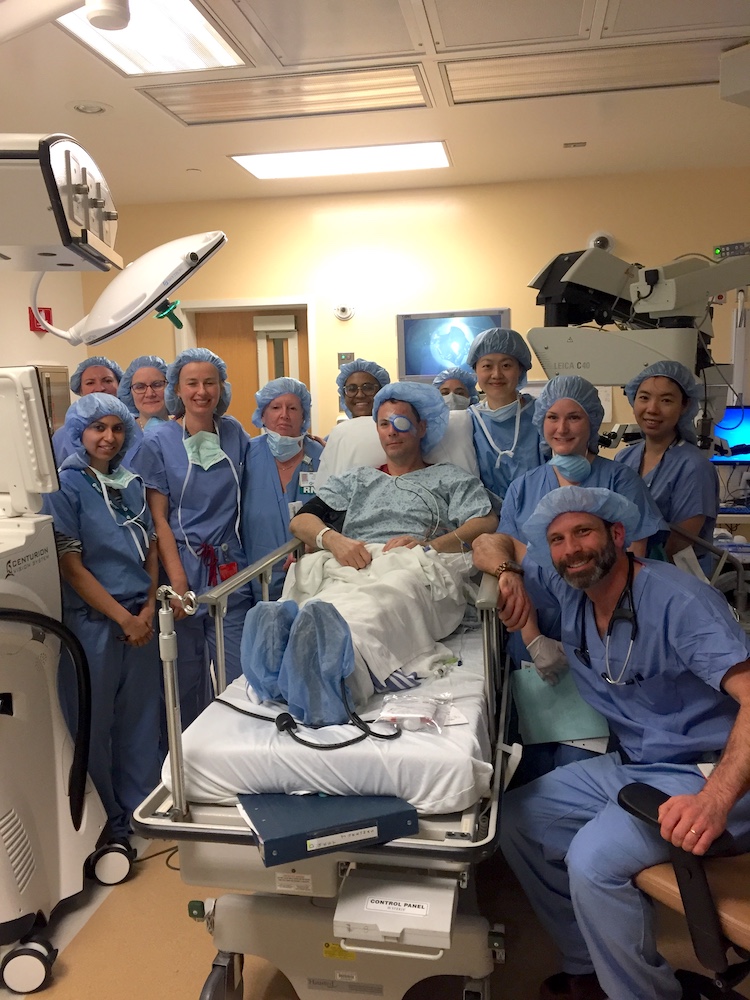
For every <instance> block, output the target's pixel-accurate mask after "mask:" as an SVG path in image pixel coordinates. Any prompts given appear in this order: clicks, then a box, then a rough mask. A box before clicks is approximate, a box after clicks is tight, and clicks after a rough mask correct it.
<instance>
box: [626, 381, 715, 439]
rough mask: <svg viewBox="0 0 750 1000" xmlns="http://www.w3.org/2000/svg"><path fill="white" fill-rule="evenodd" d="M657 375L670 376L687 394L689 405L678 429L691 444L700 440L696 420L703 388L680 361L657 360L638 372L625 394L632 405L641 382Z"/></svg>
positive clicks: (629, 383)
mask: <svg viewBox="0 0 750 1000" xmlns="http://www.w3.org/2000/svg"><path fill="white" fill-rule="evenodd" d="M655 375H662V376H663V377H664V378H669V379H671V380H672V381H673V382H676V383H677V385H679V387H680V388H681V389H682V391H683V392H684V393H685V395H686V396H687V398H688V405H687V407H686V409H685V412H684V413H683V414H682V416H681V417H680V419H679V420H678V421H677V430H678V431H679V434H680V437H681V438H684V440H685V441H689V442H690V444H695V442H696V441H697V440H698V435H697V434H696V433H695V423H694V421H695V416H696V414H697V412H698V407H699V405H700V399H701V396H702V394H703V389H702V387H701V385H700V383H699V382H698V380H697V379H696V377H695V375H693V373H692V372H691V371H690V369H689V368H686V367H685V365H681V364H680V362H679V361H656V362H654V364H653V365H649V366H648V368H644V369H643V371H642V372H638V374H637V375H636V376H634V377H633V378H631V380H630V381H629V382H628V384H627V385H626V386H625V395H626V396H627V397H628V402H629V403H630V405H631V406H632V405H633V403H634V402H635V397H636V393H637V392H638V390H639V388H640V386H641V382H644V381H645V380H646V379H647V378H653V377H654V376H655Z"/></svg>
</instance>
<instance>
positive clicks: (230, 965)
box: [199, 951, 244, 1000]
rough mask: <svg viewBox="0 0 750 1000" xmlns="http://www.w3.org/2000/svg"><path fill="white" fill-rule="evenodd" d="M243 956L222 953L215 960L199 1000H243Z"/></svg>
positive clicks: (226, 952)
mask: <svg viewBox="0 0 750 1000" xmlns="http://www.w3.org/2000/svg"><path fill="white" fill-rule="evenodd" d="M242 964H243V956H242V955H236V954H233V953H232V952H228V951H220V952H219V953H218V954H217V955H216V958H215V959H214V962H213V966H212V968H211V971H210V973H209V974H208V979H207V980H206V981H205V983H204V984H203V989H202V990H201V995H200V997H199V1000H242V995H243V993H244V985H243V982H242Z"/></svg>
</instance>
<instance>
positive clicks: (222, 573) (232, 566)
mask: <svg viewBox="0 0 750 1000" xmlns="http://www.w3.org/2000/svg"><path fill="white" fill-rule="evenodd" d="M238 569H239V566H238V565H237V563H236V562H230V563H221V565H220V566H219V578H220V579H222V580H228V579H229V577H230V576H234V575H235V573H236V572H237V571H238Z"/></svg>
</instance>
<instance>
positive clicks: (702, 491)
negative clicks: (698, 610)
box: [615, 440, 719, 576]
mask: <svg viewBox="0 0 750 1000" xmlns="http://www.w3.org/2000/svg"><path fill="white" fill-rule="evenodd" d="M644 447H645V442H644V441H638V442H636V444H633V445H631V446H630V447H629V448H625V449H623V450H622V451H619V452H618V453H617V454H616V455H615V462H621V463H622V464H623V465H627V466H628V467H629V468H631V469H633V470H634V472H636V473H637V472H638V470H639V469H640V466H641V461H642V459H643V449H644ZM643 482H644V483H645V484H646V486H647V487H648V489H649V491H650V493H651V496H652V497H653V498H654V500H655V501H656V505H657V507H658V508H659V510H660V511H661V513H662V516H663V518H664V520H665V521H666V522H667V523H668V524H678V523H679V522H680V521H686V520H687V519H688V518H690V517H697V516H699V515H703V517H704V518H705V520H704V522H703V527H702V528H701V530H700V531H699V532H698V535H699V536H700V537H701V538H702V539H704V541H706V542H713V538H714V527H715V525H716V514H717V512H718V509H719V479H718V476H717V475H716V469H715V468H714V467H713V465H711V463H710V462H709V460H708V457H707V455H706V452H704V451H701V450H700V448H696V446H695V445H694V444H690V442H689V441H683V440H680V441H676V442H675V443H674V444H672V445H670V446H669V448H667V450H666V451H665V452H664V455H663V456H662V459H661V461H660V462H659V464H658V465H657V466H656V467H655V468H653V469H652V470H651V471H650V472H649V473H648V475H646V476H643ZM696 555H697V556H698V562H699V563H700V565H701V568H702V570H703V572H704V573H705V574H706V575H707V576H710V575H711V569H712V564H713V556H712V555H711V553H710V552H701V551H700V550H697V551H696Z"/></svg>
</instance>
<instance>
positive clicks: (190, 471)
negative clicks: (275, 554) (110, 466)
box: [130, 417, 252, 726]
mask: <svg viewBox="0 0 750 1000" xmlns="http://www.w3.org/2000/svg"><path fill="white" fill-rule="evenodd" d="M216 423H217V426H218V429H219V443H220V445H221V448H222V450H223V451H224V452H225V453H226V455H227V456H228V460H227V459H226V458H225V459H222V460H221V461H220V462H218V463H217V464H215V465H213V466H211V468H210V469H208V470H205V469H202V468H201V467H200V466H198V465H192V464H190V465H189V463H188V457H187V452H186V451H185V447H184V445H183V443H182V441H183V428H182V425H181V424H180V423H178V422H177V421H165V422H164V423H163V424H162V425H161V426H159V427H156V428H154V430H153V431H149V433H148V434H144V435H143V437H142V438H141V446H140V448H138V450H137V451H136V452H135V454H133V455H132V456H131V458H130V467H131V469H132V470H133V471H134V472H137V473H138V474H139V475H140V476H141V477H142V478H143V481H144V483H145V484H146V486H147V487H148V488H149V489H152V490H156V491H157V492H158V493H161V494H162V495H163V496H166V497H167V498H168V500H169V526H170V528H171V529H172V533H173V534H174V537H175V541H176V543H177V549H178V552H179V555H180V559H181V561H182V565H183V568H184V570H185V573H186V575H187V581H188V586H189V588H190V589H191V590H193V591H195V593H196V594H201V593H203V592H204V591H206V590H208V589H210V588H211V587H213V586H215V585H216V584H217V583H220V582H221V580H222V579H224V578H225V574H227V573H228V574H229V575H231V573H232V571H233V570H240V569H243V568H244V567H245V566H247V565H248V561H247V558H246V556H245V553H244V550H243V548H242V545H241V543H240V539H239V522H240V508H239V506H238V504H239V484H240V483H241V482H242V476H243V470H244V465H245V460H246V455H247V447H248V443H249V440H250V439H249V437H248V435H247V433H246V432H245V430H244V429H243V427H242V425H241V424H240V423H239V422H238V421H237V420H235V419H234V418H233V417H217V418H216ZM191 550H192V551H191ZM199 553H200V554H199ZM222 567H224V569H223V570H222ZM212 570H213V573H214V574H215V575H212ZM227 578H228V577H227ZM251 606H252V597H251V596H250V594H249V591H248V590H247V588H243V589H242V590H240V591H238V592H237V593H235V594H233V595H232V596H231V597H230V598H229V603H228V611H227V614H226V616H225V618H224V638H225V643H224V645H225V653H226V672H227V681H231V680H234V678H236V677H239V675H240V673H241V667H240V662H239V644H240V637H241V634H242V625H243V623H244V619H245V614H246V612H247V610H248V609H249V608H250V607H251ZM175 631H176V632H177V640H178V657H177V668H178V677H179V686H180V706H181V712H182V724H183V726H188V725H189V724H190V723H191V722H192V721H193V720H194V719H195V718H196V716H197V715H198V713H199V712H201V711H202V710H203V708H205V706H206V704H207V703H208V701H209V700H210V688H209V678H208V670H207V660H206V645H207V646H208V653H209V655H210V657H211V659H213V660H214V661H215V659H216V633H215V626H214V620H213V618H212V617H211V616H210V615H209V613H208V608H207V606H206V605H199V606H198V611H197V613H196V614H195V615H194V616H193V617H191V618H185V619H183V620H182V621H179V622H177V623H176V626H175Z"/></svg>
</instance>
